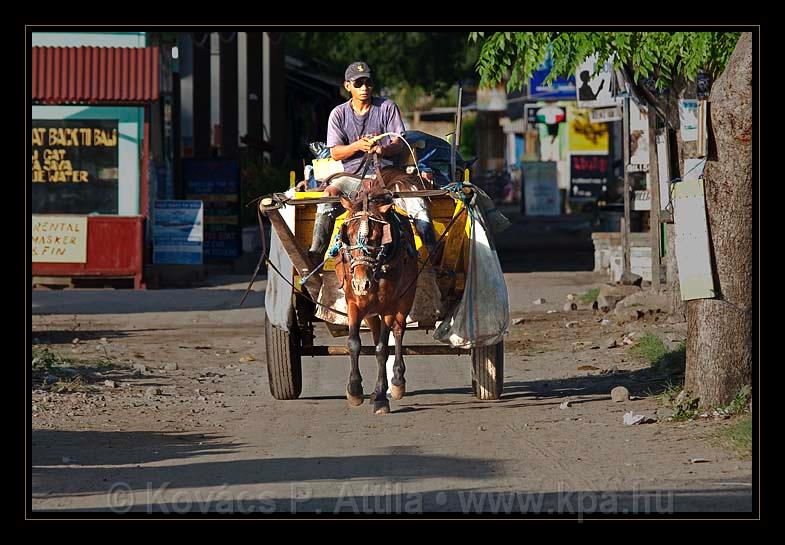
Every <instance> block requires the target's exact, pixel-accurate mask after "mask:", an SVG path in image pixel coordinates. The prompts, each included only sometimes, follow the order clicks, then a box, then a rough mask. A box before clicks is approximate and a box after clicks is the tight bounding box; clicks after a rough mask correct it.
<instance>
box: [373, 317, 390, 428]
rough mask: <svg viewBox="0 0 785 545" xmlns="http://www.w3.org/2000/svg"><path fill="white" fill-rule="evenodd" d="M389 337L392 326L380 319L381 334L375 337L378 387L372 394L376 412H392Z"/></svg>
mask: <svg viewBox="0 0 785 545" xmlns="http://www.w3.org/2000/svg"><path fill="white" fill-rule="evenodd" d="M389 339H390V328H389V327H388V325H387V322H386V320H379V334H378V335H376V336H375V337H374V341H375V342H376V363H377V365H378V370H379V371H378V374H377V376H376V388H375V389H374V392H373V395H371V401H372V402H373V411H374V412H375V413H376V414H384V413H389V412H390V402H389V401H388V400H387V387H388V385H387V357H388V356H389V355H390V347H389V346H387V341H388V340H389Z"/></svg>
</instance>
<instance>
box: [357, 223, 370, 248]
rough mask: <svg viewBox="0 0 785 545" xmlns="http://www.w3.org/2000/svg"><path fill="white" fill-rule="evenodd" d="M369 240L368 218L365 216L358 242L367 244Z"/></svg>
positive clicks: (358, 234)
mask: <svg viewBox="0 0 785 545" xmlns="http://www.w3.org/2000/svg"><path fill="white" fill-rule="evenodd" d="M367 240H368V216H363V218H362V219H361V220H360V229H359V231H358V232H357V242H358V243H359V244H365V243H366V242H367Z"/></svg>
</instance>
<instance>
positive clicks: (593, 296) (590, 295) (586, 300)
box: [580, 288, 600, 305]
mask: <svg viewBox="0 0 785 545" xmlns="http://www.w3.org/2000/svg"><path fill="white" fill-rule="evenodd" d="M599 296H600V288H592V289H590V290H589V291H587V292H586V293H584V294H583V295H581V297H580V299H581V303H583V304H584V305H590V304H592V303H593V302H594V301H596V300H597V297H599Z"/></svg>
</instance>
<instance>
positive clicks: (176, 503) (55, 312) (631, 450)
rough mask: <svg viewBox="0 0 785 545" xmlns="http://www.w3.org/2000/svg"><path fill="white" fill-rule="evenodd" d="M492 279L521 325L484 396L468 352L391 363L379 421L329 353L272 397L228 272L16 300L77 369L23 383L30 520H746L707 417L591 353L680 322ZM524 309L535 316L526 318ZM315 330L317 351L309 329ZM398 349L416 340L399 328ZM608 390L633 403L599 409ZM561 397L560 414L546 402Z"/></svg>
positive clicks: (747, 497) (369, 371)
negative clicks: (400, 366) (621, 315)
mask: <svg viewBox="0 0 785 545" xmlns="http://www.w3.org/2000/svg"><path fill="white" fill-rule="evenodd" d="M506 278H507V283H508V287H509V293H510V305H511V315H512V316H513V317H522V318H523V319H524V321H523V323H521V324H518V325H513V326H511V331H510V334H509V336H508V338H507V340H506V341H505V348H506V352H505V394H504V395H503V397H502V398H501V399H500V400H499V401H496V402H481V401H477V400H476V399H475V398H473V397H472V396H471V388H470V374H469V358H468V357H467V356H463V357H408V358H407V362H406V364H407V385H408V388H409V390H410V391H409V392H407V395H406V397H405V398H403V399H402V400H401V401H397V402H396V401H393V402H391V406H392V413H391V414H389V415H384V416H378V415H374V414H373V413H372V412H371V409H370V406H369V404H368V403H367V401H366V403H365V404H364V405H362V406H361V407H359V408H350V407H348V406H347V403H346V401H345V399H344V397H343V392H344V388H345V384H346V381H347V376H348V360H347V359H345V358H343V357H332V358H328V357H325V358H304V360H303V374H304V388H303V394H302V396H301V398H300V399H299V400H295V401H276V400H274V399H273V398H272V396H271V395H270V393H269V389H268V385H267V372H266V368H265V361H264V360H265V348H264V338H263V331H264V309H263V304H264V301H263V299H264V297H263V294H264V281H261V282H257V284H256V286H255V292H254V293H253V294H252V295H251V296H250V297H249V299H248V300H247V301H246V304H245V306H244V307H243V308H241V309H238V308H237V306H236V305H237V302H238V301H239V299H240V297H241V296H242V293H243V291H244V289H245V286H246V284H245V281H246V278H245V277H239V278H238V277H234V278H227V279H224V280H223V281H221V282H218V283H217V284H216V285H215V286H212V287H209V288H200V289H194V290H159V291H147V292H132V291H121V290H117V291H115V290H65V291H35V292H33V307H32V312H33V331H32V335H31V336H32V339H31V342H32V345H33V346H34V348H35V350H36V351H37V353H38V354H41V353H42V352H41V351H42V349H44V348H48V349H50V350H51V352H52V353H54V354H59V355H61V356H62V357H64V358H68V359H72V360H83V361H85V362H87V363H83V364H73V365H71V367H72V369H73V370H72V371H70V372H68V371H66V372H65V373H66V374H65V375H63V373H62V372H61V373H60V374H59V375H51V376H49V377H48V378H47V373H46V372H45V371H40V370H39V371H37V372H35V373H34V375H33V378H34V384H33V394H32V413H33V420H32V422H33V425H32V430H31V434H32V438H31V442H32V464H33V467H32V473H33V479H32V490H31V494H32V497H33V508H34V509H35V510H52V511H60V510H107V509H114V510H115V511H117V512H125V511H127V510H134V511H140V512H161V511H163V512H186V511H208V510H209V511H217V512H244V513H276V512H291V511H296V512H309V513H333V512H337V511H341V512H358V513H388V512H392V513H411V514H414V513H421V512H430V511H439V512H441V511H457V512H464V513H478V512H518V513H519V512H563V513H572V514H576V515H577V514H580V513H592V512H595V513H596V512H619V513H631V512H637V513H644V512H681V511H736V512H739V511H750V510H751V507H752V488H751V479H752V478H751V472H752V467H751V462H750V461H743V460H739V459H738V458H737V457H736V455H735V454H733V453H731V452H728V451H726V450H723V449H722V448H720V447H719V446H717V445H716V444H715V443H714V441H713V440H712V437H713V436H714V435H715V434H716V433H717V432H718V430H719V429H721V428H722V426H723V425H725V423H724V422H722V421H717V420H712V419H708V420H698V421H693V422H685V423H677V422H668V421H667V420H666V418H665V417H664V415H663V413H662V408H661V406H660V405H659V404H658V401H657V399H656V398H655V397H654V396H653V395H651V394H654V393H656V391H657V390H658V388H660V389H661V388H662V380H661V379H658V378H657V377H656V376H655V375H654V374H653V371H652V370H651V369H648V368H647V367H648V365H647V364H645V363H643V362H642V361H640V360H638V359H636V358H635V357H633V356H632V355H631V354H630V352H629V346H622V347H619V348H612V349H606V348H593V346H596V345H600V346H602V343H603V341H604V340H606V339H608V338H610V337H614V338H616V339H617V340H618V341H621V339H622V338H623V337H624V336H625V334H629V333H631V332H636V335H637V336H640V335H641V334H642V333H644V332H647V331H648V332H652V333H655V334H657V335H659V336H660V337H661V338H663V339H665V340H666V341H667V342H668V343H669V344H670V345H671V346H675V345H676V344H678V342H679V341H681V340H682V339H684V337H685V334H686V331H685V326H684V324H667V323H665V319H664V316H650V317H648V318H646V319H645V320H641V321H637V322H633V323H631V324H617V323H616V322H615V321H613V320H611V321H610V323H608V324H603V323H602V322H600V320H602V318H603V316H602V315H600V314H597V313H596V312H593V311H591V310H578V311H572V312H569V313H568V312H564V311H563V310H562V307H563V305H564V301H565V296H566V294H567V293H582V292H584V291H586V290H587V289H589V288H591V287H594V286H596V285H598V284H599V283H600V282H602V281H604V277H601V276H598V275H595V274H593V273H587V272H569V273H537V272H534V273H511V274H507V275H506ZM540 297H542V298H545V299H546V301H547V303H546V304H543V305H534V304H532V302H533V301H534V300H535V299H537V298H540ZM549 310H556V312H552V313H548V311H549ZM568 322H577V323H573V324H571V327H565V326H566V324H567V323H568ZM320 336H321V337H320V339H319V340H321V341H325V340H327V335H326V332H325V331H320ZM633 338H635V336H633ZM74 339H79V340H78V342H77V343H76V344H74V342H73V341H74ZM406 341H407V343H428V342H429V337H428V336H426V334H425V333H423V332H410V333H408V334H407V337H406ZM331 342H332V343H333V344H342V343H344V342H345V339H334V340H332V341H331ZM369 342H370V341H369V339H368V338H364V339H363V343H364V344H366V343H369ZM167 364H168V365H169V367H168V369H167V368H165V367H166V366H167ZM172 364H177V369H174V368H173V365H172ZM133 365H137V366H141V365H144V366H145V369H142V368H141V367H139V368H138V369H136V370H135V369H134V368H133ZM579 368H581V369H579ZM592 368H594V369H592ZM614 368H615V369H614ZM361 370H362V373H363V377H364V387H365V391H366V394H367V393H369V392H370V391H371V389H372V385H373V380H374V377H375V360H374V359H373V358H372V357H364V358H362V362H361ZM106 381H114V384H113V385H112V383H111V382H108V383H107V382H106ZM45 382H50V384H45ZM107 384H108V385H107ZM69 385H70V386H69ZM618 385H623V386H626V387H627V388H628V389H629V391H630V393H631V394H632V396H633V399H632V400H630V401H625V402H620V403H615V402H613V401H611V399H610V391H611V389H612V388H613V387H615V386H618ZM112 386H114V387H112ZM69 388H70V389H71V390H74V391H69ZM58 389H60V390H63V392H62V393H56V390H58ZM564 401H570V402H571V404H570V406H569V407H567V408H560V405H561V404H562V403H563V402H564ZM629 410H633V411H635V413H641V414H646V415H650V416H656V415H658V412H657V411H658V410H659V411H660V412H659V420H658V422H656V423H651V424H644V425H637V426H626V425H624V424H623V422H622V419H623V414H624V413H625V412H627V411H629ZM694 459H699V460H705V462H702V463H692V462H691V460H694Z"/></svg>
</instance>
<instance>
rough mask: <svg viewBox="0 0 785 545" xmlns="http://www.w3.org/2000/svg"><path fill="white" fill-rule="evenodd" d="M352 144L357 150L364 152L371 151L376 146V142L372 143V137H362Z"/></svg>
mask: <svg viewBox="0 0 785 545" xmlns="http://www.w3.org/2000/svg"><path fill="white" fill-rule="evenodd" d="M352 145H353V146H354V148H355V149H356V150H357V151H362V152H363V153H368V152H369V151H371V149H372V148H373V147H375V146H376V144H375V143H374V144H372V143H371V139H370V138H365V137H363V138H360V139H359V140H357V141H356V142H355V143H354V144H352Z"/></svg>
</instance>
